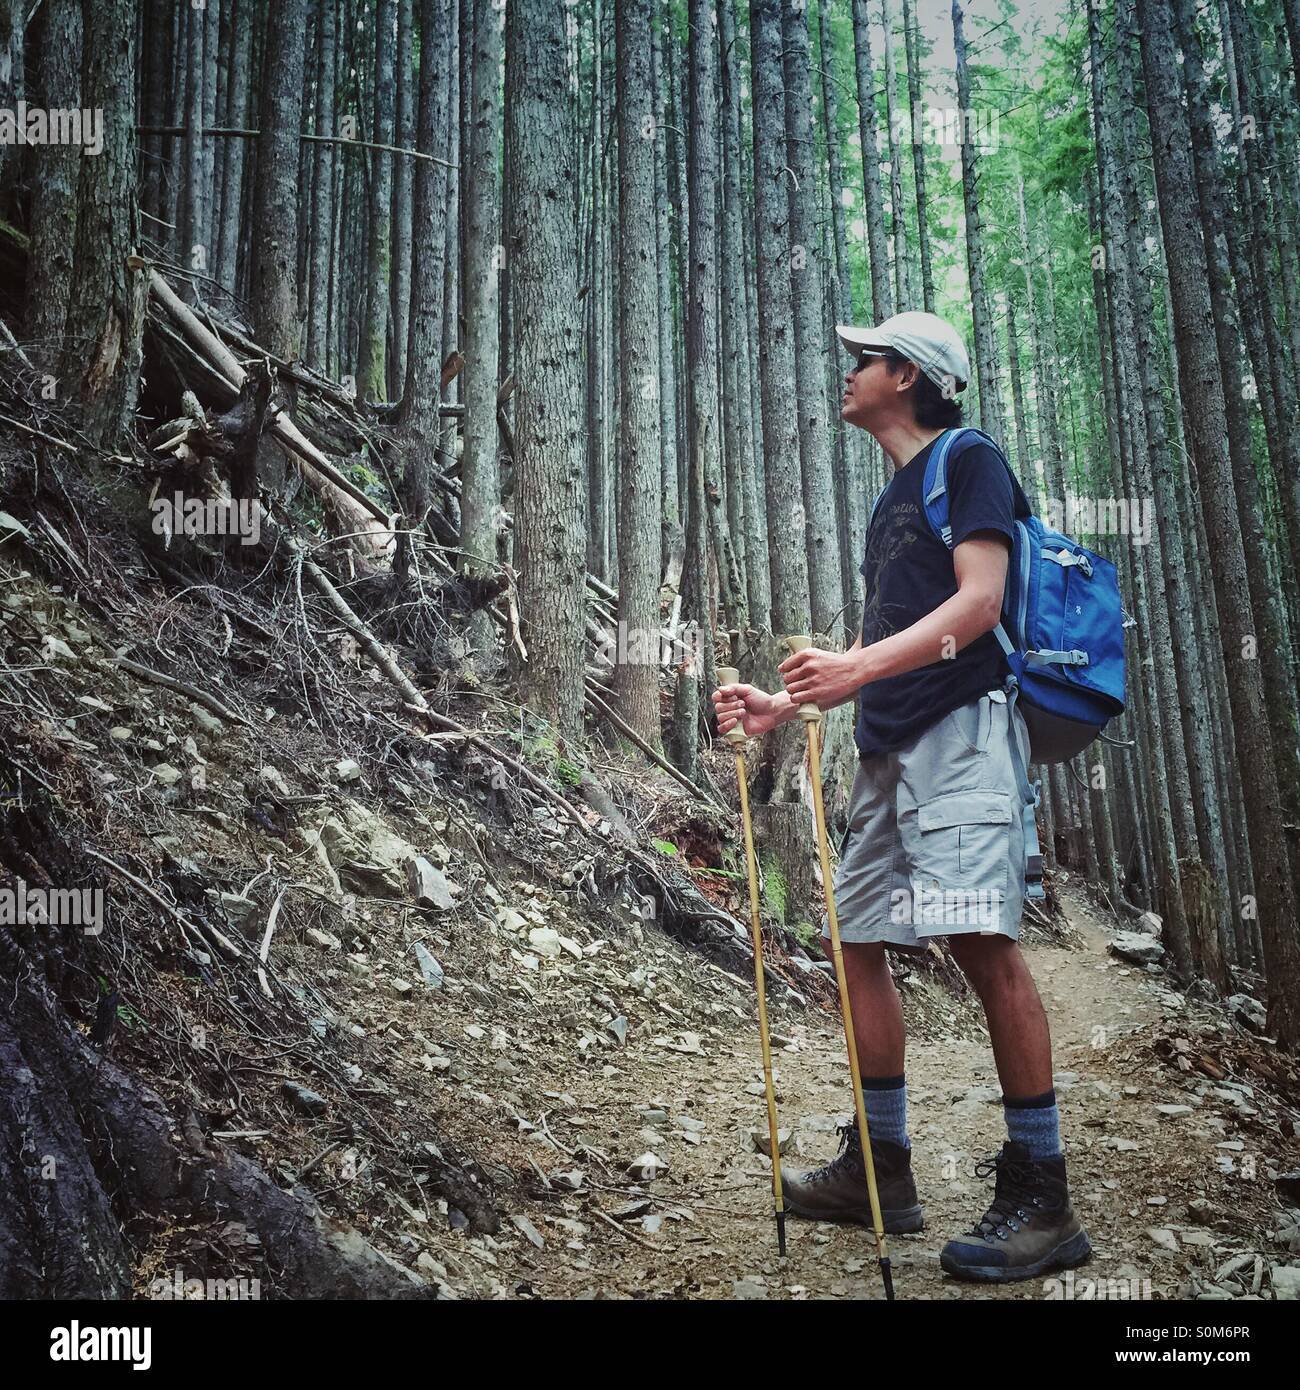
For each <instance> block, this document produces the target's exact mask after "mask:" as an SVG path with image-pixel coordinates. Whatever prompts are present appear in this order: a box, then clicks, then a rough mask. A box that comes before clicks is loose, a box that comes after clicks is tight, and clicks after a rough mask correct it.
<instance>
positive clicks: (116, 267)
mask: <svg viewBox="0 0 1300 1390" xmlns="http://www.w3.org/2000/svg"><path fill="white" fill-rule="evenodd" d="M83 16H84V23H85V51H86V61H85V65H84V69H83V88H82V104H83V105H84V106H86V107H89V108H90V109H92V110H93V109H95V108H96V107H98V108H101V109H102V110H103V113H104V136H103V140H104V147H103V149H102V151H101V152H100V153H99V154H98V155H97V156H96V157H94V158H89V159H82V160H81V161H80V163H81V169H80V177H79V181H78V186H77V243H76V252H75V254H74V256H73V259H72V287H71V290H70V292H69V298H68V316H67V335H66V338H65V351H64V357H63V364H62V370H61V375H62V377H63V379H64V380H65V381H67V382H68V383H69V384H70V385H71V386H72V389H73V391H74V393H75V403H76V405H77V406H78V407H79V408H80V411H81V416H82V425H83V428H84V430H85V432H86V434H87V436H88V437H89V438H90V439H91V440H92V441H94V442H95V443H97V444H100V445H102V446H104V447H106V448H112V447H114V446H115V445H116V443H117V441H118V440H119V439H120V438H121V437H122V436H123V435H124V434H125V433H126V431H127V430H128V429H129V428H130V425H131V419H132V416H133V415H134V413H135V405H136V399H137V396H138V394H139V390H140V359H141V346H140V340H141V333H142V331H143V325H144V304H145V293H146V291H145V277H144V275H143V273H142V271H141V269H138V268H136V267H135V266H134V265H133V264H132V262H133V260H134V259H135V258H136V257H137V256H138V253H139V245H140V223H139V212H138V207H137V197H138V194H137V188H136V149H135V33H136V25H135V14H134V9H133V6H132V5H131V3H130V0H96V3H95V4H93V5H91V6H89V7H88V9H87V10H86V11H83Z"/></svg>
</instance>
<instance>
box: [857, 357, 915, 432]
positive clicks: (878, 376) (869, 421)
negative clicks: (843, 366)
mask: <svg viewBox="0 0 1300 1390" xmlns="http://www.w3.org/2000/svg"><path fill="white" fill-rule="evenodd" d="M916 371H917V369H916V367H914V366H913V365H912V363H910V362H907V363H904V364H903V365H902V366H901V367H900V366H896V367H895V368H894V371H893V374H892V375H891V374H890V371H889V368H888V367H887V366H886V364H885V359H884V358H883V357H880V356H871V355H865V354H864V355H863V356H862V357H860V358H859V359H858V361H857V362H855V363H854V364H853V366H852V367H850V368H849V370H848V371H847V372H846V373H845V375H844V400H843V402H842V403H841V405H840V419H841V420H843V421H844V422H845V423H846V424H850V425H857V426H858V427H859V428H860V429H864V430H869V429H871V428H872V426H873V425H876V424H879V423H880V422H881V420H882V418H883V417H884V416H885V415H887V414H888V413H889V412H890V411H894V410H898V409H900V408H903V409H906V407H905V406H904V402H903V399H902V393H903V392H904V391H906V390H907V388H908V387H909V386H910V385H911V384H912V381H913V379H914V378H915V376H916Z"/></svg>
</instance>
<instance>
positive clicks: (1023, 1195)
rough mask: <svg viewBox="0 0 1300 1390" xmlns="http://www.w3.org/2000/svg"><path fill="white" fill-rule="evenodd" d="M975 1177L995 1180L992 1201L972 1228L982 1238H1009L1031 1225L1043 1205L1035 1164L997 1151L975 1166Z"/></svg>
mask: <svg viewBox="0 0 1300 1390" xmlns="http://www.w3.org/2000/svg"><path fill="white" fill-rule="evenodd" d="M975 1176H976V1177H977V1178H989V1177H993V1178H995V1179H996V1187H995V1189H994V1196H993V1201H992V1202H991V1203H990V1204H989V1208H988V1210H987V1211H986V1212H985V1213H984V1215H983V1216H982V1217H981V1218H980V1219H979V1220H978V1221H977V1222H976V1223H975V1225H974V1226H973V1227H972V1228H971V1231H970V1234H971V1235H973V1236H979V1237H980V1238H981V1239H982V1240H1008V1239H1010V1237H1011V1235H1012V1234H1013V1233H1015V1232H1017V1231H1019V1230H1020V1229H1021V1227H1022V1226H1028V1225H1029V1224H1030V1222H1031V1221H1032V1220H1033V1219H1034V1215H1035V1212H1036V1211H1037V1209H1038V1208H1040V1207H1041V1206H1042V1205H1043V1200H1042V1197H1041V1196H1040V1195H1039V1193H1038V1191H1037V1188H1038V1174H1037V1172H1036V1171H1035V1168H1034V1165H1033V1164H1032V1163H1025V1162H1023V1161H1022V1160H1020V1159H1017V1158H1013V1157H1011V1156H1010V1155H1008V1154H1005V1153H997V1154H994V1156H993V1157H992V1158H986V1159H984V1160H982V1161H981V1162H979V1163H977V1164H976V1165H975Z"/></svg>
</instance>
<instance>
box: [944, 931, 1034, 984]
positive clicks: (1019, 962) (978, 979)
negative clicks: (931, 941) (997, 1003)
mask: <svg viewBox="0 0 1300 1390" xmlns="http://www.w3.org/2000/svg"><path fill="white" fill-rule="evenodd" d="M948 949H949V950H950V951H951V952H952V956H953V959H954V960H955V961H956V962H957V964H958V965H959V966H960V967H961V971H962V974H963V975H965V976H966V978H967V979H968V980H969V981H970V983H971V987H972V988H973V989H974V990H975V992H976V994H979V995H983V994H984V993H985V992H986V991H987V990H990V989H995V988H998V987H1006V986H1007V985H1010V984H1013V983H1015V982H1016V981H1017V980H1018V979H1020V978H1021V976H1022V975H1023V973H1024V970H1025V962H1024V957H1023V956H1022V955H1021V954H1020V947H1019V945H1018V944H1017V943H1016V942H1014V941H1012V940H1011V938H1010V937H1009V936H1001V935H997V934H993V933H988V934H985V933H982V932H971V933H968V934H965V935H959V936H950V937H948Z"/></svg>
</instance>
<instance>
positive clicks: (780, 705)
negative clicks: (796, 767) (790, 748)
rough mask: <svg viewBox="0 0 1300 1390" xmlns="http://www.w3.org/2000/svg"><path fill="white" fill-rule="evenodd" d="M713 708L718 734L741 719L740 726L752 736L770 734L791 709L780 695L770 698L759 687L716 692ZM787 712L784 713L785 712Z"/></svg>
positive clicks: (782, 721)
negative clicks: (716, 719)
mask: <svg viewBox="0 0 1300 1390" xmlns="http://www.w3.org/2000/svg"><path fill="white" fill-rule="evenodd" d="M713 707H714V709H715V711H716V712H717V717H718V733H719V734H725V733H726V732H727V730H728V729H730V728H732V726H733V725H734V724H735V723H736V721H737V720H741V721H742V723H741V727H742V728H743V729H744V730H745V732H746V733H747V734H748V735H749V736H750V738H757V737H758V736H759V735H761V734H767V733H771V731H772V730H773V729H775V728H776V727H777V725H778V724H784V723H785V722H786V719H787V718H788V716H789V706H788V704H787V702H786V700H785V698H784V696H780V695H769V694H768V693H767V692H766V691H765V690H760V689H759V688H758V686H756V685H724V686H721V687H719V688H718V689H717V690H715V691H714V692H713ZM783 711H784V713H783Z"/></svg>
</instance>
